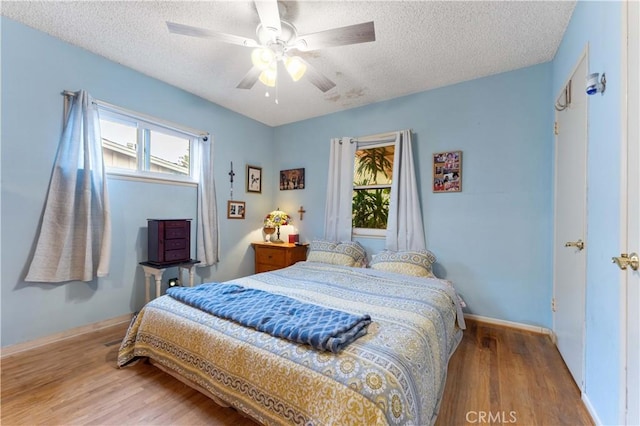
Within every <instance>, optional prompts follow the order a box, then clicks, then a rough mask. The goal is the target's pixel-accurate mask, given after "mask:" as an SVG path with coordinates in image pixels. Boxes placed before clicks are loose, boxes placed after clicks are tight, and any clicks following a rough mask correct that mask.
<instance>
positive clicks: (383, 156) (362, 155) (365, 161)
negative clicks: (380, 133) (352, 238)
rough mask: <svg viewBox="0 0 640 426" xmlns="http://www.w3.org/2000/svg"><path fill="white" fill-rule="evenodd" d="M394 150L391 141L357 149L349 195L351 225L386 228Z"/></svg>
mask: <svg viewBox="0 0 640 426" xmlns="http://www.w3.org/2000/svg"><path fill="white" fill-rule="evenodd" d="M394 151H395V144H394V143H393V142H392V143H383V144H377V145H375V146H368V147H366V148H361V149H358V150H357V151H356V154H355V163H354V179H353V198H352V226H353V228H355V229H358V228H360V229H366V230H373V229H375V230H385V229H386V228H387V219H388V217H389V201H390V194H391V183H392V175H393V158H394ZM355 229H354V230H355ZM369 232H370V231H369Z"/></svg>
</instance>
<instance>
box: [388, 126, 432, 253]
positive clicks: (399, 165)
mask: <svg viewBox="0 0 640 426" xmlns="http://www.w3.org/2000/svg"><path fill="white" fill-rule="evenodd" d="M393 164H394V167H393V178H392V181H391V199H390V200H389V217H388V219H387V239H386V248H387V249H388V250H394V251H396V250H424V249H425V248H426V244H425V240H424V227H423V225H422V210H421V207H420V199H419V198H418V185H417V183H416V173H415V168H414V165H413V153H412V150H411V131H410V130H402V131H400V132H396V142H395V154H394V156H393Z"/></svg>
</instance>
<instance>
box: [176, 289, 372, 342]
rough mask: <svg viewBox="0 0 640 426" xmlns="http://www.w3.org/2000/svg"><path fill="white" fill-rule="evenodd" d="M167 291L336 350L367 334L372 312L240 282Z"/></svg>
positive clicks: (222, 313) (190, 302) (247, 322)
mask: <svg viewBox="0 0 640 426" xmlns="http://www.w3.org/2000/svg"><path fill="white" fill-rule="evenodd" d="M167 294H168V295H169V296H171V297H173V298H174V299H176V300H179V301H181V302H183V303H186V304H188V305H190V306H193V307H195V308H198V309H200V310H202V311H205V312H208V313H210V314H213V315H215V316H218V317H221V318H226V319H231V320H234V321H236V322H239V323H240V324H242V325H245V326H248V327H253V328H255V329H257V330H259V331H262V332H265V333H269V334H271V335H273V336H277V337H281V338H284V339H288V340H291V341H293V342H298V343H306V344H308V345H311V346H312V347H314V348H316V349H319V350H323V351H331V352H336V353H337V352H340V351H341V350H342V349H343V348H344V347H345V346H347V345H348V344H349V343H351V342H353V341H354V340H356V339H357V338H358V337H360V336H364V335H365V334H367V327H368V326H369V324H370V323H371V317H370V316H369V315H354V314H350V313H347V312H341V311H338V310H335V309H329V308H325V307H322V306H318V305H313V304H310V303H303V302H300V301H298V300H295V299H292V298H290V297H287V296H282V295H279V294H273V293H269V292H266V291H262V290H256V289H251V288H245V287H242V286H239V285H237V284H216V283H212V284H204V285H200V286H198V287H173V288H170V289H169V290H167Z"/></svg>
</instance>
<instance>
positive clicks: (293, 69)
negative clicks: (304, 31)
mask: <svg viewBox="0 0 640 426" xmlns="http://www.w3.org/2000/svg"><path fill="white" fill-rule="evenodd" d="M284 66H285V68H286V69H287V72H288V73H289V75H290V76H291V78H292V79H293V81H298V80H300V79H301V78H302V76H303V75H304V73H305V72H306V71H307V65H306V64H305V63H304V62H303V61H302V60H301V59H300V57H299V56H289V57H287V58H286V59H285V60H284Z"/></svg>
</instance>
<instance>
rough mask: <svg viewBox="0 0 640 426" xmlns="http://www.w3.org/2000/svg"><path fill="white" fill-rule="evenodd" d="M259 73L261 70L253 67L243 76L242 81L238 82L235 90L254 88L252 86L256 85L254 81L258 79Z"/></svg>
mask: <svg viewBox="0 0 640 426" xmlns="http://www.w3.org/2000/svg"><path fill="white" fill-rule="evenodd" d="M261 72H262V70H261V69H260V68H258V67H255V66H254V67H253V68H251V69H250V70H249V72H248V73H247V74H246V75H245V76H244V78H243V79H242V81H240V83H238V85H237V86H236V88H237V89H251V88H252V87H253V86H254V84H256V81H258V78H260V73H261Z"/></svg>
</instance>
